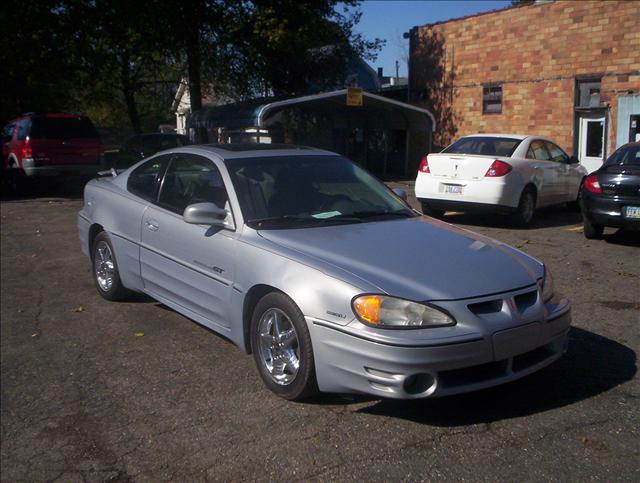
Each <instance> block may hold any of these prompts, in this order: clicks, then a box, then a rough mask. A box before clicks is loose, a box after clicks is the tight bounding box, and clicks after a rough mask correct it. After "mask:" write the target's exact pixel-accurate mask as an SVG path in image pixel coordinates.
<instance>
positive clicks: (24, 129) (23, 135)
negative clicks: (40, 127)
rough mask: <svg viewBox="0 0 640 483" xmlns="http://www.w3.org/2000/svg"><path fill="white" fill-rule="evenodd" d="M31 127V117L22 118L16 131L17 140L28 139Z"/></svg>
mask: <svg viewBox="0 0 640 483" xmlns="http://www.w3.org/2000/svg"><path fill="white" fill-rule="evenodd" d="M30 129H31V119H29V118H25V119H22V120H21V121H20V122H19V123H18V132H17V133H16V140H18V141H24V140H25V139H27V136H28V135H29V130H30Z"/></svg>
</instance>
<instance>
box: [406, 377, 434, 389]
mask: <svg viewBox="0 0 640 483" xmlns="http://www.w3.org/2000/svg"><path fill="white" fill-rule="evenodd" d="M434 382H435V380H434V378H433V376H432V375H431V374H412V375H411V376H409V377H407V378H406V379H405V380H404V384H403V385H402V387H403V388H404V390H405V391H406V392H408V393H409V394H420V393H423V392H426V391H428V390H429V389H430V388H431V386H433V383H434Z"/></svg>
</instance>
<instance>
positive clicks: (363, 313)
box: [353, 295, 382, 324]
mask: <svg viewBox="0 0 640 483" xmlns="http://www.w3.org/2000/svg"><path fill="white" fill-rule="evenodd" d="M380 305H382V297H380V296H379V295H364V296H362V297H358V298H357V299H356V300H355V301H354V302H353V308H354V309H355V311H356V313H357V314H358V315H359V316H360V318H362V319H363V320H366V321H367V322H369V323H371V324H379V323H380Z"/></svg>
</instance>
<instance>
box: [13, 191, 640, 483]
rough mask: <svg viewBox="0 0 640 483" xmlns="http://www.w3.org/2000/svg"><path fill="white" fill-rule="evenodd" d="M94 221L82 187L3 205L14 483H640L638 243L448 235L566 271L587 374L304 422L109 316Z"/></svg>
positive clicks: (301, 409)
mask: <svg viewBox="0 0 640 483" xmlns="http://www.w3.org/2000/svg"><path fill="white" fill-rule="evenodd" d="M393 185H394V186H396V185H397V184H393ZM404 185H405V186H406V187H407V188H408V189H409V191H411V186H410V184H404ZM412 202H413V203H415V199H413V198H412ZM80 205H81V199H80V189H79V188H78V187H75V186H68V185H62V186H56V187H54V188H46V189H40V190H39V191H37V192H36V193H34V194H33V195H32V196H30V197H27V198H20V199H16V198H7V197H4V198H3V200H2V202H1V203H0V212H1V217H2V220H1V225H0V243H1V244H0V248H1V260H0V281H1V291H0V296H1V305H0V306H1V313H0V330H1V332H0V335H1V337H0V342H1V347H0V348H1V361H0V364H1V366H0V370H1V372H0V374H1V384H0V387H1V434H0V437H1V446H0V457H1V459H0V464H1V466H0V475H1V476H0V477H1V479H2V481H17V480H30V481H45V480H46V481H64V482H73V481H129V480H136V481H158V480H167V479H170V480H179V481H204V480H275V481H290V480H341V481H349V480H357V481H368V480H392V481H398V480H408V481H419V480H474V481H475V480H492V481H495V480H498V481H540V480H545V481H546V480H560V481H567V480H569V481H587V480H600V481H639V480H640V384H639V377H638V374H637V353H638V350H639V349H640V248H639V245H640V243H639V240H638V237H637V236H634V235H631V234H625V233H623V232H615V230H607V232H606V237H605V240H598V241H589V240H586V239H585V238H584V237H583V235H582V233H581V231H580V216H579V214H577V213H573V212H570V211H568V210H566V209H565V208H563V207H560V208H554V209H551V210H545V211H543V212H540V213H538V217H537V220H536V222H535V224H534V226H533V227H532V228H531V229H513V228H511V227H510V226H509V224H508V223H507V222H506V221H505V220H503V219H500V218H498V217H494V216H482V217H479V216H466V215H461V214H450V215H448V216H445V218H444V219H445V220H446V221H449V222H451V223H454V224H456V225H459V226H464V227H467V228H470V229H472V230H475V231H478V232H481V233H484V234H487V235H489V236H492V237H494V238H497V239H499V240H502V241H505V242H508V243H510V244H512V245H514V246H516V247H518V248H520V249H521V250H524V251H526V252H527V253H530V254H531V255H534V256H536V257H538V258H540V259H542V260H543V261H545V262H546V263H547V264H548V266H549V267H550V269H551V271H552V272H553V275H554V280H555V286H556V289H557V290H559V291H561V292H563V293H565V294H566V295H568V297H569V298H570V299H571V300H572V301H573V324H574V328H573V329H572V330H571V333H570V347H569V352H568V354H567V355H566V356H565V357H563V358H562V359H561V360H560V361H558V362H557V363H555V364H553V365H551V366H550V367H548V368H546V369H544V370H542V371H541V372H539V373H537V374H534V375H532V376H529V377H527V378H525V379H522V380H520V381H517V382H514V383H510V384H507V385H504V386H501V387H497V388H492V389H488V390H484V391H479V392H475V393H471V394H466V395H461V396H455V397H449V398H443V399H434V400H424V401H413V402H402V401H387V400H380V399H369V398H359V397H356V398H354V397H342V396H339V395H324V396H321V397H319V398H317V399H315V400H313V401H309V402H305V403H293V402H288V401H284V400H282V399H279V398H278V397H276V396H274V395H272V394H271V393H270V392H268V391H267V390H266V389H265V388H264V387H263V386H262V383H261V381H260V379H259V376H258V374H257V372H256V369H255V367H254V363H253V359H252V357H251V356H248V355H246V354H244V353H243V352H241V351H240V350H239V349H237V348H236V347H235V346H234V345H232V344H231V343H230V342H229V341H227V340H226V339H224V338H222V337H220V336H218V335H215V334H214V333H212V332H211V331H209V330H207V329H205V328H203V327H201V326H200V325H198V324H196V323H194V322H192V321H190V320H188V319H186V318H185V317H183V316H181V315H179V314H177V313H176V312H174V311H172V310H170V309H168V308H166V307H164V306H163V305H161V304H159V303H157V302H154V301H152V300H150V299H147V298H145V297H139V298H138V299H137V300H135V301H131V302H126V303H112V302H107V301H106V300H103V299H102V298H101V297H100V296H99V295H98V294H97V292H96V289H95V287H94V286H93V282H92V279H91V273H90V267H89V263H88V261H87V259H85V258H84V257H83V255H82V254H81V252H80V247H79V242H78V235H77V229H76V214H77V212H78V210H79V208H80ZM498 269H499V267H496V270H498ZM441 276H446V274H441Z"/></svg>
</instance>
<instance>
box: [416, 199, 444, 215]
mask: <svg viewBox="0 0 640 483" xmlns="http://www.w3.org/2000/svg"><path fill="white" fill-rule="evenodd" d="M421 205H422V213H424V214H425V215H427V216H431V217H433V218H442V217H443V216H444V210H438V209H436V208H432V207H430V206H429V204H428V203H425V202H424V201H422V202H421Z"/></svg>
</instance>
